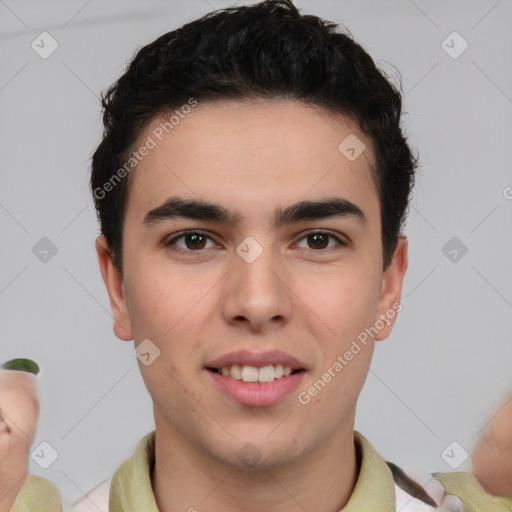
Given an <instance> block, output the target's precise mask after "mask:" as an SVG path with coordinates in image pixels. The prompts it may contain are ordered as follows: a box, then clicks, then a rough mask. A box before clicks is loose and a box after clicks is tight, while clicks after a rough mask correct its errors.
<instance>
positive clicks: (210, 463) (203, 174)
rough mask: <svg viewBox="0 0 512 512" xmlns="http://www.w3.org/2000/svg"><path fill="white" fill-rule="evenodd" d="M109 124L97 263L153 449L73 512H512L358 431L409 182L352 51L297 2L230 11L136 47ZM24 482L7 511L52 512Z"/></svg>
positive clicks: (357, 50)
mask: <svg viewBox="0 0 512 512" xmlns="http://www.w3.org/2000/svg"><path fill="white" fill-rule="evenodd" d="M103 106H104V109H105V114H104V124H105V133H104V138H103V141H102V142H101V144H100V146H99V147H98V149H97V150H96V152H95V154H94V157H93V163H92V178H91V190H92V193H93V196H94V201H95V205H96V208H97V211H98V216H99V220H100V223H101V230H102V235H101V236H99V237H98V239H97V240H96V249H97V253H98V258H99V263H100V269H101V273H102V276H103V279H104V282H105V285H106V287H107V290H108V294H109V298H110V303H111V307H112V311H113V314H114V319H115V323H114V331H115V334H116V335H117V337H119V338H120V339H123V340H127V341H130V340H132V339H133V340H134V341H135V347H136V350H137V355H138V357H139V367H140V370H141V372H142V376H143V379H144V382H145V384H146V386H147V389H148V391H149V393H150V395H151V397H152V400H153V406H154V416H155V425H156V430H155V431H154V432H151V433H149V434H148V435H146V436H145V437H144V438H143V439H142V440H141V441H140V443H139V445H138V446H137V449H136V451H135V454H134V456H133V457H132V458H130V459H129V460H127V461H126V462H125V463H124V464H123V465H122V466H121V467H120V468H119V469H118V470H117V471H116V473H115V474H114V476H113V478H112V479H111V480H109V481H108V482H106V483H105V484H104V485H103V486H102V487H101V488H100V489H97V490H96V491H95V492H94V493H93V494H91V495H90V496H89V497H87V498H84V500H82V501H81V503H80V504H79V505H77V506H76V507H75V508H74V510H76V511H77V512H78V511H84V510H98V509H99V510H106V509H107V505H108V507H109V510H111V511H115V512H118V511H119V512H120V511H148V512H156V511H158V510H160V511H162V512H163V511H165V512H177V511H187V510H188V511H194V510H198V511H220V510H222V511H230V510H233V511H235V510H237V511H238V510H247V511H257V510H258V511H259V510H272V511H274V510H275V511H283V512H284V511H286V512H288V511H315V512H336V511H339V510H343V511H363V510H370V511H385V512H387V511H395V510H404V511H405V510H409V511H410V510H434V508H435V507H436V506H439V507H440V508H438V510H457V507H459V508H458V509H459V510H462V508H461V505H462V504H463V506H464V510H474V511H476V510H487V511H496V512H498V511H507V510H508V511H510V510H512V498H505V497H499V496H494V495H492V494H491V493H487V492H486V491H485V490H484V489H483V488H482V487H481V486H480V485H479V483H478V481H477V479H476V478H475V477H474V476H473V475H471V474H469V473H454V474H435V475H434V476H435V480H433V483H432V485H430V486H429V487H428V488H426V489H423V488H422V487H421V486H420V485H418V484H417V483H415V482H414V481H412V480H410V479H409V478H408V477H407V476H406V475H405V474H404V473H403V472H402V471H401V470H400V469H399V468H397V467H396V466H395V465H393V464H391V463H386V462H385V461H384V460H383V459H382V458H381V457H380V456H379V455H378V454H377V453H376V452H375V450H374V449H373V448H372V446H371V444H370V443H369V442H368V441H367V440H366V439H365V438H364V437H363V436H362V435H361V434H359V433H357V432H354V419H355V410H356V403H357V398H358V396H359V393H360V391H361V388H362V386H363V383H364V381H365V378H366V375H367V372H368V369H369V365H370V362H371V358H372V353H373V349H374V344H375V342H376V341H380V340H384V339H385V338H387V337H388V336H389V334H390V333H391V330H392V327H393V324H394V322H395V321H396V318H397V314H398V312H399V310H400V309H401V306H400V299H401V287H402V281H403V278H404V275H405V272H406V269H407V239H406V238H405V236H403V234H402V227H403V223H404V219H405V212H406V208H407V204H408V200H409V195H410V191H411V188H412V185H413V182H414V170H415V168H416V164H417V162H416V160H415V159H414V158H413V156H412V155H411V152H410V149H409V147H408V145H407V143H406V140H405V138H404V136H403V133H402V131H401V128H400V113H401V97H400V93H399V92H398V91H397V90H395V89H394V88H393V86H392V85H391V84H390V83H389V82H388V81H387V80H386V79H385V77H384V76H383V75H382V74H381V72H380V71H379V70H378V69H377V68H376V67H375V65H374V63H373V61H372V59H371V58H370V57H369V56H368V54H367V53H366V52H365V51H364V50H363V49H362V48H361V47H360V46H359V45H358V44H356V43H355V42H354V41H353V40H352V39H351V38H350V37H349V36H347V35H345V34H342V33H339V32H337V31H336V27H335V26H334V25H333V24H329V23H327V22H324V21H322V20H320V19H318V18H316V17H313V16H302V15H300V13H299V12H298V11H297V10H296V8H295V7H294V6H293V5H292V4H291V3H290V2H287V1H284V0H283V1H270V0H269V1H266V2H262V3H260V4H257V5H254V6H251V7H239V8H233V9H227V10H223V11H220V12H215V13H212V14H210V15H207V16H205V17H204V18H201V19H199V20H197V21H194V22H192V23H189V24H187V25H185V26H184V27H182V28H180V29H178V30H175V31H173V32H170V33H168V34H165V35H163V36H162V37H160V38H159V39H157V40H156V41H155V42H153V43H151V44H149V45H147V46H146V47H144V48H142V49H141V50H140V52H139V53H138V54H137V55H136V57H135V58H134V60H133V62H132V63H131V65H130V67H129V68H128V70H127V71H126V73H125V74H124V75H123V76H122V77H121V78H120V79H119V81H118V82H117V83H116V84H115V85H114V86H113V87H112V88H111V89H110V90H109V91H108V93H107V94H106V97H105V99H104V102H103ZM17 377H19V378H20V379H22V378H25V377H24V376H17ZM13 378H14V377H13ZM27 378H28V377H27ZM30 382H32V381H30ZM4 401H5V400H4ZM0 403H1V402H0ZM6 416H8V415H6ZM34 417H35V416H34ZM34 424H35V420H34ZM509 424H510V423H505V426H507V425H509ZM6 425H8V423H7V422H6ZM502 430H503V429H502ZM499 432H500V434H499V436H501V430H500V431H499ZM499 436H498V438H499V439H501V438H500V437H499ZM503 439H504V440H505V441H507V439H508V438H507V436H506V435H505V436H504V438H503ZM492 442H493V443H496V436H494V437H493V438H492ZM26 444H27V443H26V442H25V446H26ZM493 446H494V445H493ZM27 452H28V449H27ZM503 453H504V452H503V451H501V452H500V453H499V454H498V457H496V458H493V453H491V451H490V450H489V449H486V450H484V457H483V459H484V460H485V461H486V463H489V462H490V467H491V468H493V470H494V471H495V469H496V467H497V466H496V464H497V463H496V461H497V460H498V461H500V459H499V456H502V455H503ZM12 460H13V459H12V458H11V468H12V467H14V462H12ZM18 460H20V458H18ZM504 460H506V459H504ZM15 462H16V461H15ZM500 463H501V462H500ZM24 470H26V467H23V468H22V469H21V470H20V471H19V473H18V474H19V475H24V474H25V473H23V471H24ZM476 473H477V474H478V472H476ZM511 473H512V471H510V465H509V466H508V469H507V466H506V462H505V464H504V465H503V467H502V468H500V470H499V471H498V475H499V476H498V478H502V477H504V478H505V480H504V482H505V485H504V487H503V489H504V492H503V493H504V494H507V493H508V492H509V490H510V492H512V489H510V487H507V482H509V481H510V480H507V478H510V476H511ZM5 474H7V473H5ZM486 474H489V473H486ZM486 474H484V473H481V474H480V475H479V477H480V479H481V482H482V484H485V485H487V484H488V487H487V488H488V490H489V491H491V492H496V487H494V485H495V482H496V480H495V479H494V478H490V479H489V478H486ZM436 482H437V483H436ZM12 483H13V486H17V488H16V493H17V498H16V500H15V501H14V502H13V504H12V508H11V509H10V510H12V511H16V512H17V511H21V510H27V509H29V510H41V511H42V510H45V511H47V510H59V509H60V504H59V499H58V492H57V491H56V489H55V488H54V487H52V486H51V484H50V483H49V482H47V481H45V480H44V479H40V478H35V477H30V478H28V479H27V480H26V481H24V480H23V479H22V478H19V479H18V480H15V479H14V478H12ZM20 485H21V486H20ZM31 500H33V501H31ZM37 500H45V502H44V504H42V503H41V502H40V501H39V502H38V501H37ZM52 507H53V508H52ZM406 507H407V508H406ZM0 510H1V509H0ZM7 510H9V509H7Z"/></svg>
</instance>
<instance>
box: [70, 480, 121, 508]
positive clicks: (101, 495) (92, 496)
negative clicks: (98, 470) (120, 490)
mask: <svg viewBox="0 0 512 512" xmlns="http://www.w3.org/2000/svg"><path fill="white" fill-rule="evenodd" d="M111 483H112V478H109V479H108V480H105V481H104V482H101V484H99V485H98V486H96V487H95V488H94V489H93V490H92V491H90V492H88V493H87V495H85V496H84V497H83V498H81V499H80V500H79V501H77V502H75V503H73V504H72V505H71V508H70V509H69V512H108V500H109V494H110V484H111Z"/></svg>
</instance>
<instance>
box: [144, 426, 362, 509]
mask: <svg viewBox="0 0 512 512" xmlns="http://www.w3.org/2000/svg"><path fill="white" fill-rule="evenodd" d="M158 432H159V431H158V430H157V435H156V440H155V466H154V470H153V473H152V475H151V481H152V486H153V492H154V494H155V500H156V503H157V505H158V509H159V511H160V512H178V511H180V512H183V511H189V512H194V511H202V510H208V511H211V512H216V511H219V512H220V511H222V512H231V511H240V510H243V511H246V512H260V511H261V510H273V511H276V512H296V511H297V512H299V511H300V512H304V510H315V511H318V512H337V511H339V510H341V509H342V508H343V507H344V506H345V505H346V504H347V502H348V500H349V499H350V496H351V494H352V492H353V490H354V487H355V484H356V481H357V477H358V474H359V466H360V461H359V454H358V453H357V452H356V447H355V445H354V437H353V424H351V425H350V428H349V429H345V431H344V432H342V433H341V434H340V433H339V432H336V434H335V435H333V436H332V438H331V439H326V440H324V442H323V443H322V444H321V445H319V446H317V447H315V448H314V449H313V450H311V451H310V452H308V453H307V454H306V455H304V456H302V457H301V458H300V460H296V461H294V462H293V463H290V464H288V465H286V467H279V468H272V469H268V470H258V471H256V470H253V471H248V470H240V469H239V468H238V467H233V466H228V465H226V464H223V463H221V462H219V461H218V460H216V459H213V458H209V457H207V456H205V454H204V452H202V451H199V450H198V449H197V448H196V447H194V446H193V445H191V444H190V443H188V442H187V440H186V439H184V438H183V437H182V436H179V435H176V432H175V431H172V430H171V431H170V432H169V431H168V430H166V431H165V432H161V434H162V435H158Z"/></svg>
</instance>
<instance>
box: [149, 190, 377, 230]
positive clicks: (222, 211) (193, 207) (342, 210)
mask: <svg viewBox="0 0 512 512" xmlns="http://www.w3.org/2000/svg"><path fill="white" fill-rule="evenodd" d="M346 216H348V217H355V218H356V219H357V220H358V221H359V222H360V223H361V224H363V225H367V224H368V219H367V218H366V215H365V214H364V213H363V211H362V210H361V208H359V206H357V205H356V204H354V203H352V202H351V201H349V200H347V199H344V198H341V197H327V198H323V199H319V200H315V201H300V202H298V203H295V204H292V205H291V206H287V207H286V208H276V210H275V211H274V224H273V228H274V229H278V228H280V227H282V226H286V225H291V224H295V223H297V222H300V221H312V220H317V219H325V218H329V217H346ZM176 218H185V219H194V220H205V221H210V222H217V223H221V224H226V225H228V226H231V227H236V226H238V224H239V223H240V220H241V218H242V217H241V214H240V212H239V211H237V210H235V211H232V210H229V209H227V208H225V207H224V206H222V205H220V204H215V203H210V202H208V201H203V200H198V199H184V198H181V197H170V198H168V199H167V200H166V201H165V202H164V203H162V204H161V205H160V206H158V207H156V208H153V209H152V210H150V211H149V212H147V213H146V215H145V217H144V221H143V225H144V226H146V227H151V226H153V225H155V224H158V223H160V222H163V221H165V220H170V219H176Z"/></svg>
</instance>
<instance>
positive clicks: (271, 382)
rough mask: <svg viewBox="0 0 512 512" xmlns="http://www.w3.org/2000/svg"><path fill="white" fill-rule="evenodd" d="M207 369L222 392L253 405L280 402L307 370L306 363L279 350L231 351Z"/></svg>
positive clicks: (296, 385) (295, 387)
mask: <svg viewBox="0 0 512 512" xmlns="http://www.w3.org/2000/svg"><path fill="white" fill-rule="evenodd" d="M204 370H205V371H206V373H207V375H209V376H210V377H211V383H212V384H213V386H214V387H215V389H217V390H218V391H220V392H221V393H222V394H223V396H225V397H228V398H229V399H231V400H233V401H235V402H236V403H238V404H240V405H245V406H251V407H268V406H272V405H276V404H278V403H279V402H281V401H282V400H284V399H285V398H286V397H288V396H290V395H291V394H292V393H293V391H294V390H296V389H297V387H298V386H299V385H300V384H301V382H302V381H303V378H304V376H305V375H306V373H307V372H308V368H307V367H306V365H305V364H304V363H302V362H301V361H299V360H298V359H296V358H295V357H293V356H291V355H289V354H286V353H284V352H281V351H279V350H272V351H269V352H263V353H255V352H251V351H247V350H242V351H238V352H232V353H230V354H226V355H224V356H221V357H219V358H217V359H215V360H213V361H210V362H208V363H207V364H206V365H205V367H204Z"/></svg>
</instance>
